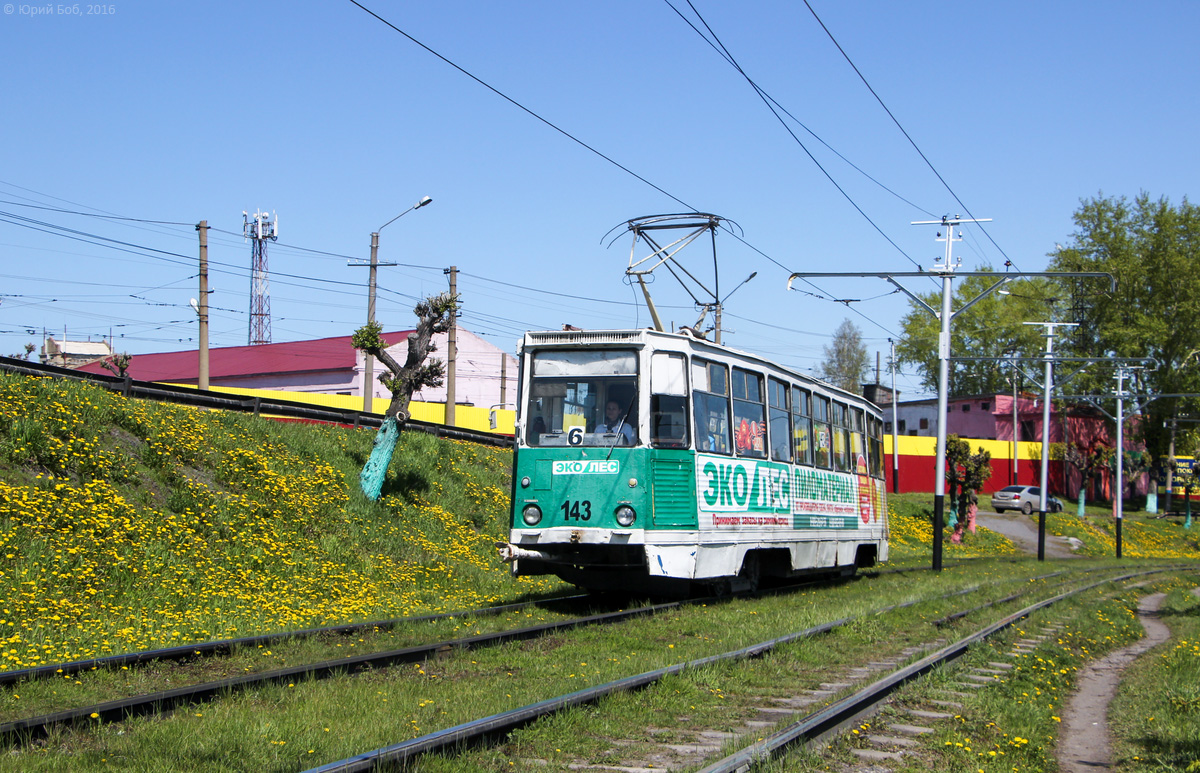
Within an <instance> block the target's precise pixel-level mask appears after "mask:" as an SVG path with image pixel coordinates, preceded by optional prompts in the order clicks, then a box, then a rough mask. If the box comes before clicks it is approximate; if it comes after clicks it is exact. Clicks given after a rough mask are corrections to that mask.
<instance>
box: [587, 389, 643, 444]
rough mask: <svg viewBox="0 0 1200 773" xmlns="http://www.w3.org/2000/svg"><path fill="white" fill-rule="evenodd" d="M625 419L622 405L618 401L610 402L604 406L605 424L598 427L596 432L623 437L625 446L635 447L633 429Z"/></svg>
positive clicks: (622, 441)
mask: <svg viewBox="0 0 1200 773" xmlns="http://www.w3.org/2000/svg"><path fill="white" fill-rule="evenodd" d="M625 419H626V416H625V414H624V412H623V411H622V410H621V404H620V403H618V402H617V401H616V400H609V401H608V403H606V404H605V406H604V423H603V424H600V425H598V426H597V427H596V431H597V432H599V433H601V434H609V433H612V434H617V435H621V436H622V438H623V439H622V440H621V443H622V444H623V445H627V446H628V445H633V436H634V433H633V427H632V426H630V424H629V422H627V421H626V420H625Z"/></svg>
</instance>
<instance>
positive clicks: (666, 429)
mask: <svg viewBox="0 0 1200 773" xmlns="http://www.w3.org/2000/svg"><path fill="white" fill-rule="evenodd" d="M650 444H651V445H652V446H654V447H655V448H687V447H688V446H689V445H691V443H690V441H689V439H688V419H687V361H686V360H685V359H684V356H683V355H682V354H673V353H671V352H655V353H654V354H653V355H651V357H650Z"/></svg>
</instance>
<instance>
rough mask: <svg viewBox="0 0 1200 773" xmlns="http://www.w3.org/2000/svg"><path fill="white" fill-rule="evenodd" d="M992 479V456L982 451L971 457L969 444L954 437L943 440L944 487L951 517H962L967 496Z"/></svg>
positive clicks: (967, 500) (968, 503)
mask: <svg viewBox="0 0 1200 773" xmlns="http://www.w3.org/2000/svg"><path fill="white" fill-rule="evenodd" d="M990 477H992V455H991V453H989V452H988V451H985V450H983V448H982V447H980V449H979V450H978V451H977V452H975V453H971V444H970V442H968V441H966V440H963V439H962V438H960V437H959V436H958V435H948V436H947V437H946V487H947V489H948V491H949V494H950V507H951V513H952V515H951V517H952V518H955V517H957V518H961V517H964V516H965V514H966V512H967V508H968V507H969V506H970V505H971V495H972V494H974V493H975V492H976V491H978V490H979V489H981V488H983V484H985V483H987V481H988V478H990Z"/></svg>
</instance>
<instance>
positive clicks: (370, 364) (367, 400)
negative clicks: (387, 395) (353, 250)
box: [348, 196, 433, 413]
mask: <svg viewBox="0 0 1200 773" xmlns="http://www.w3.org/2000/svg"><path fill="white" fill-rule="evenodd" d="M432 203H433V199H431V198H430V197H428V196H422V197H421V200H420V201H418V202H417V203H416V204H413V205H412V206H411V207H409V208H408V209H406V210H404V211H403V212H401V213H400V214H399V215H396V216H395V217H393V218H392V219H391V220H389V221H387V222H386V223H384V224H383V225H381V226H379V229H378V230H376V231H374V232H372V233H371V262H370V263H350V264H348V265H351V266H364V265H365V266H369V267H370V269H371V272H370V279H369V280H368V291H367V324H368V325H369V324H371V323H373V322H374V321H375V272H376V269H377V268H378V267H379V266H394V265H396V264H395V263H380V262H379V259H378V256H379V231H382V230H383V229H385V228H387V227H388V226H389V225H391V224H392V223H394V222H396V221H397V220H399V219H400V218H402V217H404V216H405V215H407V214H408V213H409V212H412V211H413V210H414V209H420V208H421V207H423V206H425V205H426V204H432ZM374 380H375V358H374V357H372V356H371V355H370V354H368V353H366V352H364V353H363V411H364V412H365V413H370V412H371V408H372V407H373V406H372V401H373V397H374V392H375V385H374V383H373V382H374Z"/></svg>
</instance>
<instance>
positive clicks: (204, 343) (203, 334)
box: [196, 220, 208, 390]
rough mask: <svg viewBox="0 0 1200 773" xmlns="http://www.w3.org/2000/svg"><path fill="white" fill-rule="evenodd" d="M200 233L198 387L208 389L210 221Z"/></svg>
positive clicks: (200, 226)
mask: <svg viewBox="0 0 1200 773" xmlns="http://www.w3.org/2000/svg"><path fill="white" fill-rule="evenodd" d="M196 230H197V231H199V232H200V300H199V302H198V303H197V304H196V315H197V316H198V317H199V318H200V362H199V368H198V370H197V373H196V375H197V378H196V385H197V386H198V387H199V388H200V389H202V390H207V389H208V221H207V220H201V221H200V224H199V225H197V226H196Z"/></svg>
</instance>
